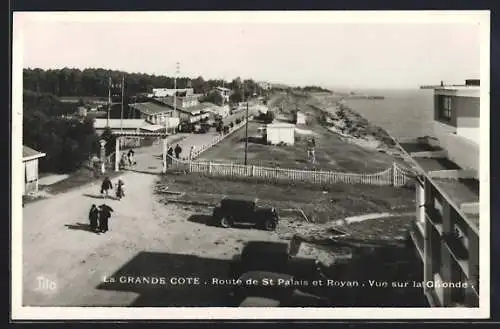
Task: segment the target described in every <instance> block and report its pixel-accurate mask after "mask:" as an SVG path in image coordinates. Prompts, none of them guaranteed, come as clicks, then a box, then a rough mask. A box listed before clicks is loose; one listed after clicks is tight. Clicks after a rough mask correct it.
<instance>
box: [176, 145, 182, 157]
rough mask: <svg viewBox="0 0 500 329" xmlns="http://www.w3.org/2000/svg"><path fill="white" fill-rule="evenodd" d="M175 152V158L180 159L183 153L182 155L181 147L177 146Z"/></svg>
mask: <svg viewBox="0 0 500 329" xmlns="http://www.w3.org/2000/svg"><path fill="white" fill-rule="evenodd" d="M174 152H175V157H176V158H177V159H179V157H180V155H181V153H182V148H181V147H180V145H179V144H177V145H176V146H175V149H174Z"/></svg>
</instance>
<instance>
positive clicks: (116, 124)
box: [94, 118, 150, 129]
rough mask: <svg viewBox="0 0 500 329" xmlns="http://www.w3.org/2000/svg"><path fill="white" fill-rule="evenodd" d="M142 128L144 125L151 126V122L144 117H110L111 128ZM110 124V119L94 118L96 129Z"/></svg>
mask: <svg viewBox="0 0 500 329" xmlns="http://www.w3.org/2000/svg"><path fill="white" fill-rule="evenodd" d="M122 123H123V128H124V129H141V128H142V127H144V126H149V125H150V124H149V123H147V122H146V120H144V119H123V121H122V120H121V119H109V128H111V129H119V128H122ZM107 125H108V119H102V118H96V119H94V128H95V129H104V128H106V126H107Z"/></svg>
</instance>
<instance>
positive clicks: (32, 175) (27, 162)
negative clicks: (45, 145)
mask: <svg viewBox="0 0 500 329" xmlns="http://www.w3.org/2000/svg"><path fill="white" fill-rule="evenodd" d="M45 156H46V154H45V153H42V152H38V151H35V150H34V149H32V148H30V147H27V146H24V145H23V171H24V185H23V195H26V194H31V193H36V192H38V161H39V159H40V158H43V157H45Z"/></svg>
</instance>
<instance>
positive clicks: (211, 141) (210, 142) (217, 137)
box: [192, 117, 251, 159]
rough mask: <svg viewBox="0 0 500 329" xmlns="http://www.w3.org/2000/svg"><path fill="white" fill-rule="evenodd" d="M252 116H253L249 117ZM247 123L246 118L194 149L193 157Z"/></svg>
mask: <svg viewBox="0 0 500 329" xmlns="http://www.w3.org/2000/svg"><path fill="white" fill-rule="evenodd" d="M249 118H251V117H249ZM245 123H246V120H243V121H242V122H240V123H239V124H237V125H235V126H234V127H233V128H232V129H230V130H229V132H228V133H227V134H224V135H222V134H220V135H217V136H215V137H213V138H212V140H210V141H209V142H208V143H206V144H204V145H203V146H201V147H199V148H198V149H195V150H194V153H193V154H192V157H193V159H195V158H197V157H198V156H199V155H200V154H201V153H203V152H205V151H206V150H208V149H210V148H212V147H213V146H215V145H217V144H218V143H220V142H221V141H222V140H223V139H224V138H226V137H228V136H229V135H231V134H232V133H233V132H235V131H236V130H238V129H240V128H242V127H243V126H244V125H245Z"/></svg>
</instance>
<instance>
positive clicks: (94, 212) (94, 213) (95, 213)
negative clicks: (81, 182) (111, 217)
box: [89, 204, 99, 232]
mask: <svg viewBox="0 0 500 329" xmlns="http://www.w3.org/2000/svg"><path fill="white" fill-rule="evenodd" d="M98 219H99V209H97V207H96V205H95V204H93V205H92V207H90V212H89V221H90V230H92V232H96V231H97V221H98Z"/></svg>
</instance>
